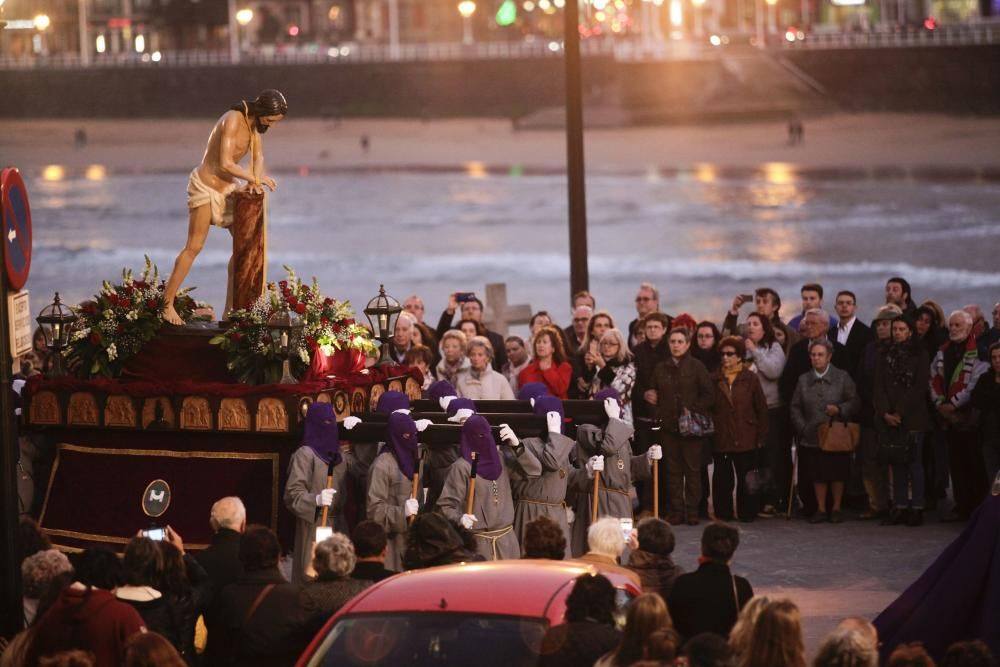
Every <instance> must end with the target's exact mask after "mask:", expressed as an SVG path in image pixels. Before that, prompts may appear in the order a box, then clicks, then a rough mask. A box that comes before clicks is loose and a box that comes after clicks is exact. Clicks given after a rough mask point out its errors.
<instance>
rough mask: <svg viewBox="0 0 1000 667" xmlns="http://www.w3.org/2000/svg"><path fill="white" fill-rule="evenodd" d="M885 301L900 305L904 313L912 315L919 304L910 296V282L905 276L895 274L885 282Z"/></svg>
mask: <svg viewBox="0 0 1000 667" xmlns="http://www.w3.org/2000/svg"><path fill="white" fill-rule="evenodd" d="M885 302H886V303H887V304H890V303H891V304H893V305H896V306H899V308H900V309H901V310H902V311H903V314H904V315H910V314H911V313H912V312H913V311H914V310H916V309H917V304H915V303H914V302H913V298H912V297H911V296H910V283H908V282H907V281H906V279H905V278H900V277H899V276H893V277H892V278H889V280H887V281H886V283H885Z"/></svg>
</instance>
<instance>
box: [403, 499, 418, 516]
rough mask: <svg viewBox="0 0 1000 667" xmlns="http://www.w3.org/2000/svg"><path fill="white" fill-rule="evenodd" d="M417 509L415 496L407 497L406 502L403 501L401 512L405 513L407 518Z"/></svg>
mask: <svg viewBox="0 0 1000 667" xmlns="http://www.w3.org/2000/svg"><path fill="white" fill-rule="evenodd" d="M419 509H420V503H418V502H417V499H416V498H407V499H406V502H405V503H403V514H404V515H406V517H407V518H410V517H411V516H413V515H415V514H416V513H417V511H418V510H419Z"/></svg>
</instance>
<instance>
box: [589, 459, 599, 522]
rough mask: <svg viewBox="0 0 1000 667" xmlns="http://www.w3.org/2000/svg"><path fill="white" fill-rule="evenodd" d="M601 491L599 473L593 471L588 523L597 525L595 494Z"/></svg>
mask: <svg viewBox="0 0 1000 667" xmlns="http://www.w3.org/2000/svg"><path fill="white" fill-rule="evenodd" d="M600 490H601V471H600V470H595V471H594V493H593V498H592V499H591V501H590V523H597V494H598V493H599V492H600Z"/></svg>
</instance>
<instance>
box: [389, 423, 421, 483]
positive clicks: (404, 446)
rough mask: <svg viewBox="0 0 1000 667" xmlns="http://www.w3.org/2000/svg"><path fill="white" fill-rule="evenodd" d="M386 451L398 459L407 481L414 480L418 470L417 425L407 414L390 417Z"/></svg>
mask: <svg viewBox="0 0 1000 667" xmlns="http://www.w3.org/2000/svg"><path fill="white" fill-rule="evenodd" d="M386 450H387V451H388V452H389V453H391V454H392V455H393V456H394V457H395V458H396V463H398V464H399V469H400V470H401V471H402V472H403V474H404V475H406V478H407V479H413V472H414V471H415V470H416V469H417V424H416V422H414V421H413V417H411V416H410V415H408V414H406V413H405V412H394V413H392V414H391V415H389V424H388V434H387V435H386Z"/></svg>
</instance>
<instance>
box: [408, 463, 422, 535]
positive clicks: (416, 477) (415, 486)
mask: <svg viewBox="0 0 1000 667" xmlns="http://www.w3.org/2000/svg"><path fill="white" fill-rule="evenodd" d="M424 454H425V447H421V448H420V461H419V463H418V464H417V472H416V473H414V474H413V483H412V485H411V486H410V497H411V498H413V499H414V500H416V501H417V502H420V498H419V497H417V493H419V492H420V480H421V479H422V478H423V476H424ZM416 518H417V515H416V514H413V515H411V516H410V517H409V518H408V519H407V520H406V521H407V523H413V520H414V519H416Z"/></svg>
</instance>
